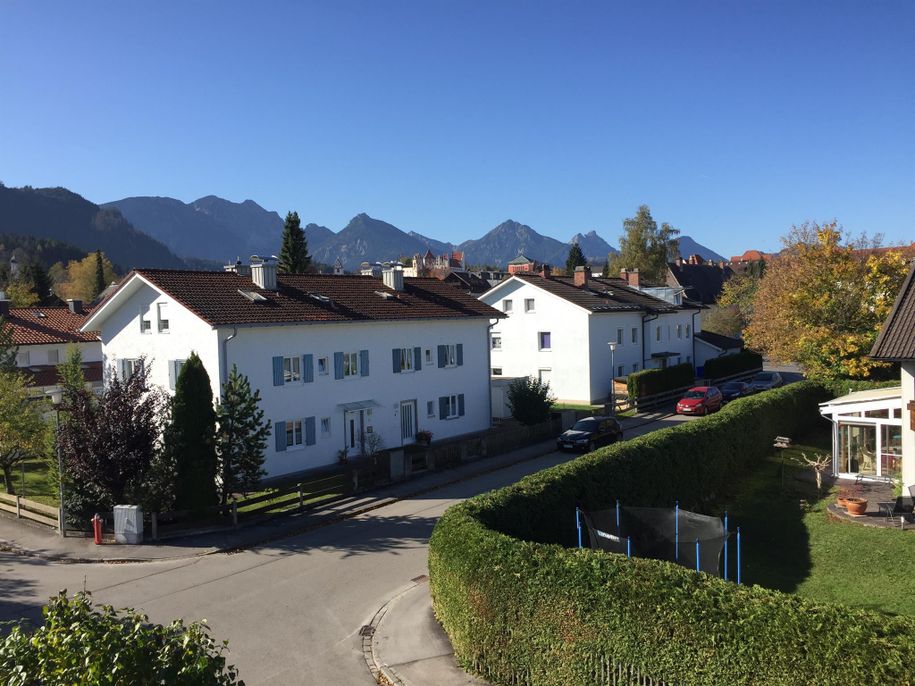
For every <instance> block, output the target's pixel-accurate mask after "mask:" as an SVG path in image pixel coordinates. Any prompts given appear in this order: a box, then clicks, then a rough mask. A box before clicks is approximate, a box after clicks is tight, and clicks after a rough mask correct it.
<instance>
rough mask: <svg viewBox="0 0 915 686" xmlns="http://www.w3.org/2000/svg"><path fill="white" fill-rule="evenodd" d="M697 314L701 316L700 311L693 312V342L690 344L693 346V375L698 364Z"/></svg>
mask: <svg viewBox="0 0 915 686" xmlns="http://www.w3.org/2000/svg"><path fill="white" fill-rule="evenodd" d="M697 314H702V310H701V309H698V310H696V311H695V312H693V340H692V344H693V373H695V371H696V366H697V364H698V363H697V362H696V315H697Z"/></svg>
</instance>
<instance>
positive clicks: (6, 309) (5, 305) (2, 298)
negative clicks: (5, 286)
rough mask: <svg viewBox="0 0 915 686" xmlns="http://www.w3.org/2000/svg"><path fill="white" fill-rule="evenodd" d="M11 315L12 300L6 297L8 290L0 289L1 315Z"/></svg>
mask: <svg viewBox="0 0 915 686" xmlns="http://www.w3.org/2000/svg"><path fill="white" fill-rule="evenodd" d="M9 316H10V301H9V300H8V299H7V297H6V291H0V317H9Z"/></svg>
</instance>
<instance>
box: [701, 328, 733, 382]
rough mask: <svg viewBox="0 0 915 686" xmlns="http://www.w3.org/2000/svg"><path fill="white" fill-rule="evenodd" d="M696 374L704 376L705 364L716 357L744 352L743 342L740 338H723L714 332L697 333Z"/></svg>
mask: <svg viewBox="0 0 915 686" xmlns="http://www.w3.org/2000/svg"><path fill="white" fill-rule="evenodd" d="M695 337H696V356H695V358H693V359H695V361H696V362H695V364H696V374H697V375H698V376H702V370H703V368H704V367H705V363H706V362H708V361H709V360H711V359H713V358H715V357H725V356H726V355H736V354H737V353H739V352H741V351H742V350H743V341H742V340H740V339H739V338H731V337H730V336H723V335H722V334H720V333H714V332H712V331H701V330H700V331H696V333H695Z"/></svg>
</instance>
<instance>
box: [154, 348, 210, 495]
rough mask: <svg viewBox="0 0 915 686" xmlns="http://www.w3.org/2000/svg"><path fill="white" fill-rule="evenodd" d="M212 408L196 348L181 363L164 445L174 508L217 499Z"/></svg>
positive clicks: (206, 376)
mask: <svg viewBox="0 0 915 686" xmlns="http://www.w3.org/2000/svg"><path fill="white" fill-rule="evenodd" d="M215 437H216V410H215V409H214V408H213V391H212V389H211V388H210V376H209V374H207V371H206V369H204V367H203V362H201V361H200V357H198V355H197V353H196V352H192V353H191V355H190V357H188V358H187V361H185V363H184V365H183V366H182V367H181V373H180V374H178V380H177V382H176V383H175V397H174V398H172V417H171V423H170V424H169V426H168V429H167V430H166V432H165V445H166V446H167V448H168V450H169V452H170V453H171V454H172V456H173V457H172V460H173V462H174V463H175V476H176V483H175V508H176V509H178V510H192V511H200V510H203V509H205V508H207V507H210V506H212V505H215V504H216V503H217V500H218V498H217V492H216V442H215Z"/></svg>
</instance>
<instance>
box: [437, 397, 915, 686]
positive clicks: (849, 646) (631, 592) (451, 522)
mask: <svg viewBox="0 0 915 686" xmlns="http://www.w3.org/2000/svg"><path fill="white" fill-rule="evenodd" d="M826 396H827V394H826V392H825V390H824V389H823V388H822V387H821V386H818V385H815V384H813V383H810V382H804V383H800V384H794V385H791V386H788V387H786V388H782V389H778V390H775V391H770V392H767V393H763V394H759V395H756V396H751V397H748V398H743V399H740V400H737V401H735V402H733V403H731V404H729V405H728V406H726V407H725V408H724V409H722V411H721V412H719V413H717V414H715V415H712V416H709V417H706V418H703V419H700V420H696V421H693V422H689V423H686V424H681V425H678V426H676V427H673V428H670V429H664V430H661V431H657V432H654V433H651V434H647V435H645V436H641V437H638V438H635V439H632V440H629V441H625V442H623V443H618V444H614V445H612V446H609V447H607V448H604V449H602V450H600V451H597V452H595V453H592V454H590V455H587V456H585V457H582V458H579V459H577V460H574V461H573V462H568V463H565V464H562V465H559V466H557V467H554V468H552V469H549V470H545V471H542V472H539V473H537V474H534V475H531V476H529V477H527V478H525V479H523V480H521V481H520V482H518V483H517V484H515V485H513V486H510V487H508V488H503V489H500V490H498V491H494V492H491V493H487V494H484V495H481V496H477V497H476V498H473V499H471V500H468V501H466V502H465V503H462V504H460V505H457V506H455V507H452V508H451V509H450V510H448V511H447V512H446V513H445V515H444V516H443V517H442V518H441V520H440V521H439V522H438V524H437V525H436V527H435V530H434V531H433V534H432V538H431V541H430V548H429V570H430V583H431V589H432V596H433V606H434V609H435V613H436V616H437V617H438V619H439V620H440V621H441V622H442V625H443V626H444V627H445V630H446V631H447V633H448V635H449V637H450V638H451V642H452V645H453V646H454V649H455V653H456V655H457V656H458V659H459V660H460V661H461V663H462V664H463V665H464V666H465V667H466V668H468V669H469V670H471V671H473V672H475V673H477V674H479V675H481V676H483V677H484V678H486V679H488V680H490V681H491V682H493V683H494V684H506V685H507V684H529V685H534V684H536V685H538V686H591V685H592V684H598V683H600V684H604V683H612V682H609V681H607V680H606V677H604V676H602V675H605V674H607V672H608V670H609V669H610V668H611V667H612V666H613V665H614V664H616V663H619V664H622V665H628V666H632V667H635V668H637V669H639V670H640V671H641V673H642V674H646V675H649V676H650V677H652V678H653V679H655V680H664V681H666V682H667V683H677V684H682V685H684V686H692V685H697V686H699V685H701V686H732V685H750V684H752V685H753V686H769V685H771V686H776V685H778V686H802V685H804V686H806V685H807V684H813V683H816V684H823V685H825V686H830V685H832V684H835V685H837V686H838V685H842V686H846V685H847V684H850V683H854V684H913V683H915V681H913V679H915V676H913V673H915V670H912V667H911V666H912V665H913V664H915V618H910V617H890V616H887V615H884V614H881V613H878V612H873V611H867V610H857V609H852V608H848V607H843V606H841V605H833V604H825V603H822V604H821V603H816V602H812V601H810V600H806V599H803V598H800V597H798V596H794V595H791V594H785V593H780V592H777V591H771V590H767V589H763V588H760V587H756V586H751V587H748V586H736V585H735V584H733V583H730V582H726V581H723V580H721V579H718V578H716V577H713V576H709V575H707V574H698V573H695V572H693V571H691V570H687V569H685V568H683V567H679V566H677V565H675V564H672V563H668V562H661V561H656V560H648V559H633V560H627V559H625V558H624V557H623V556H620V555H612V554H606V553H602V552H598V551H592V550H578V549H577V548H575V547H574V544H575V536H576V532H575V526H574V521H575V516H574V510H575V506H576V505H580V506H582V507H585V508H593V509H598V508H604V507H608V506H610V505H611V504H612V503H613V501H614V500H615V499H616V498H617V497H619V498H620V499H621V500H622V502H623V503H626V504H631V505H648V506H660V505H672V504H673V502H674V501H675V500H677V499H679V501H680V503H681V505H682V506H684V507H688V508H690V509H698V510H700V511H701V510H703V509H704V506H706V505H708V504H711V503H714V502H716V498H717V497H718V494H720V493H722V492H723V489H724V488H725V486H726V485H727V484H729V483H732V482H733V480H734V479H735V478H739V477H740V475H742V474H743V473H745V472H747V471H748V470H749V468H750V467H751V465H752V464H753V463H754V462H756V461H758V460H761V459H764V458H765V456H766V455H767V454H768V453H769V452H770V450H771V443H772V438H773V436H775V435H777V434H782V435H784V434H787V435H797V434H798V433H800V432H801V431H802V430H803V429H806V428H808V427H809V426H810V424H811V423H812V422H814V421H823V420H822V419H819V415H818V412H817V402H819V401H822V400H824V399H825V398H826Z"/></svg>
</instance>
